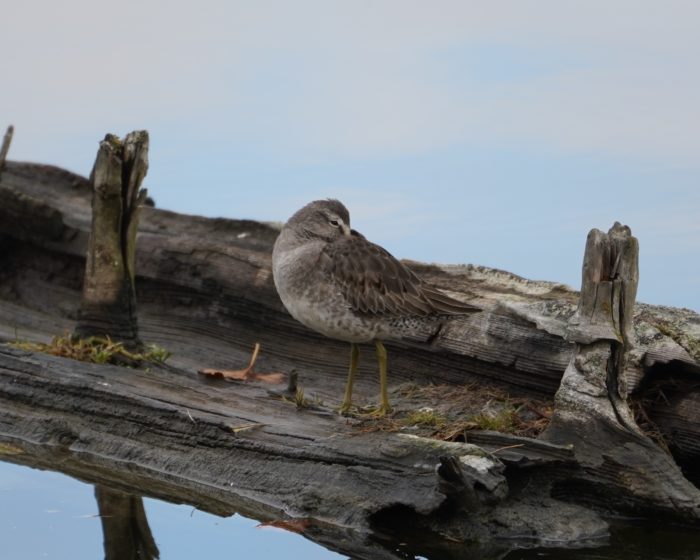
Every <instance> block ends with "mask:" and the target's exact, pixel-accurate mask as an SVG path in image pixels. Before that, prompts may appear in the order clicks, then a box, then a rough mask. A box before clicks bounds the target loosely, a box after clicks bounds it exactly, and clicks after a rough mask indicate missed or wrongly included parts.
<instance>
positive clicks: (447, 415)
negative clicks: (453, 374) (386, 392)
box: [356, 383, 552, 441]
mask: <svg viewBox="0 0 700 560" xmlns="http://www.w3.org/2000/svg"><path fill="white" fill-rule="evenodd" d="M392 404H393V405H394V407H395V410H394V413H393V414H392V415H391V416H390V417H385V418H380V419H371V420H368V419H364V418H362V417H360V418H357V419H356V422H357V424H356V426H357V428H358V429H359V430H361V431H362V432H375V431H390V432H396V431H404V432H405V431H410V432H411V433H414V434H416V435H421V436H425V437H433V438H436V439H440V440H445V441H467V439H468V433H469V431H471V430H494V431H498V432H505V433H509V434H514V435H519V436H527V437H536V436H537V435H538V434H539V433H540V432H542V430H544V429H545V428H546V427H547V425H548V423H549V418H550V417H551V414H552V403H551V402H548V401H544V400H537V399H526V398H512V397H510V396H509V395H508V393H506V392H505V391H504V390H502V389H499V388H495V387H490V386H484V385H478V384H476V383H473V384H468V385H461V386H459V385H427V386H419V385H415V384H406V385H403V386H401V387H400V388H399V389H397V390H395V391H394V394H393V395H392Z"/></svg>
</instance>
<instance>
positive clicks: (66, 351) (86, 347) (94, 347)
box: [12, 335, 170, 366]
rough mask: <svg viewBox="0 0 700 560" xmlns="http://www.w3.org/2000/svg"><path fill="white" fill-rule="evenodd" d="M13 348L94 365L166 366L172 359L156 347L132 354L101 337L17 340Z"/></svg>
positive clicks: (68, 336)
mask: <svg viewBox="0 0 700 560" xmlns="http://www.w3.org/2000/svg"><path fill="white" fill-rule="evenodd" d="M12 346H14V347H15V348H21V349H23V350H29V351H31V352H44V353H45V354H51V355H52V356H60V357H62V358H70V359H71V360H79V361H81V362H92V363H94V364H116V365H127V366H135V365H139V364H140V363H142V362H152V363H163V362H165V361H166V360H167V359H168V358H169V357H170V352H168V351H167V350H165V349H163V348H161V347H159V346H156V345H155V344H151V345H148V346H146V347H145V348H144V350H142V351H141V352H131V351H129V350H127V349H126V348H125V347H124V345H123V344H122V343H121V342H115V341H113V340H111V339H110V338H109V337H98V336H91V337H88V338H79V337H76V336H72V335H65V336H55V337H53V339H52V340H51V342H50V343H48V344H45V343H41V342H20V341H16V342H13V343H12Z"/></svg>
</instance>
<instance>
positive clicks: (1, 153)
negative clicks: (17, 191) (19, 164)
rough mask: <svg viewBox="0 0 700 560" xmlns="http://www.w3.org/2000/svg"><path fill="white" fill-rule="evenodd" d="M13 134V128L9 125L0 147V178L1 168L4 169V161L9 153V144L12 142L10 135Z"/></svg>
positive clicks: (0, 174)
mask: <svg viewBox="0 0 700 560" xmlns="http://www.w3.org/2000/svg"><path fill="white" fill-rule="evenodd" d="M14 132H15V127H14V126H12V125H10V126H8V127H7V132H5V136H3V139H2V145H0V176H2V168H3V167H5V160H7V152H9V151H10V143H11V142H12V135H13V134H14Z"/></svg>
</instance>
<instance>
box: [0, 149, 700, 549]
mask: <svg viewBox="0 0 700 560" xmlns="http://www.w3.org/2000/svg"><path fill="white" fill-rule="evenodd" d="M90 196H91V189H90V183H89V182H88V181H87V180H86V179H84V178H82V177H79V176H77V175H73V174H70V173H68V172H65V171H62V170H60V169H56V168H52V167H46V166H39V165H33V164H22V163H15V162H7V164H6V166H5V171H4V173H3V176H2V180H1V181H0V235H1V236H2V237H0V250H1V251H2V252H1V253H0V255H1V259H2V272H0V336H2V337H3V338H4V339H5V340H7V341H11V340H16V339H29V340H46V339H47V338H50V337H51V336H52V335H55V334H57V333H62V332H70V331H72V330H73V328H74V326H75V322H76V320H77V319H78V316H79V309H80V296H81V289H82V278H83V272H84V268H85V253H86V250H87V246H88V235H89V231H90V224H91V212H90ZM276 232H277V229H276V227H275V226H274V225H270V224H262V223H257V222H251V221H234V220H220V219H204V218H198V217H193V216H183V215H178V214H174V213H171V212H167V211H162V210H156V209H152V208H144V209H143V211H142V216H141V223H140V225H139V230H138V248H137V253H136V273H137V278H136V291H137V299H138V301H139V308H138V319H139V326H140V333H141V337H142V338H143V339H144V340H145V341H149V342H156V343H158V344H160V345H162V346H164V347H166V348H167V349H169V350H171V351H173V352H174V356H173V359H172V360H171V362H170V364H171V365H170V366H169V367H155V366H154V367H152V368H151V369H150V371H148V372H146V371H143V370H133V369H126V368H118V367H114V366H96V365H89V364H83V363H78V362H70V361H67V360H62V359H59V358H53V357H50V356H45V355H42V354H36V353H29V352H26V351H21V350H17V349H12V348H7V347H6V348H0V442H4V448H3V449H5V450H6V456H7V458H8V460H13V461H16V462H20V463H22V462H24V463H31V464H34V465H38V466H42V467H46V468H59V469H61V470H63V471H64V472H67V473H69V474H72V475H74V476H77V477H79V478H82V479H85V480H88V481H91V482H94V483H99V484H105V485H108V486H111V487H113V488H116V489H117V490H119V491H122V492H132V493H137V494H138V493H147V494H149V495H155V496H159V497H163V498H166V499H170V500H174V501H183V502H187V503H192V504H194V505H196V506H197V507H201V508H202V509H205V510H207V511H212V512H215V513H219V514H230V513H232V512H234V511H239V512H241V513H244V514H247V515H249V516H252V517H256V518H258V519H261V520H273V519H276V518H279V517H280V516H282V515H287V516H292V517H296V518H301V519H305V520H307V519H308V523H306V524H305V525H304V526H303V531H302V532H303V533H304V534H305V535H306V536H308V537H309V538H312V539H315V540H317V541H319V542H321V543H322V544H324V546H327V547H329V548H332V549H335V550H340V551H342V552H345V553H348V554H351V555H352V556H354V557H367V558H384V557H386V558H393V557H395V555H394V554H393V553H392V552H391V551H390V549H388V548H385V547H383V546H382V544H381V543H380V542H377V539H376V536H375V537H372V538H370V537H368V533H367V531H368V530H369V529H374V530H377V529H380V530H388V529H391V530H392V531H394V532H395V531H399V530H400V528H404V529H406V530H408V531H409V532H411V533H412V534H418V533H416V532H415V531H416V529H422V530H423V532H421V533H420V534H421V535H425V534H426V533H429V534H434V535H437V536H438V539H437V542H439V545H436V546H440V547H441V549H442V550H443V552H444V553H448V552H450V551H452V552H454V554H455V556H458V555H460V554H464V547H465V546H466V545H465V544H464V543H465V542H480V543H482V544H481V545H475V547H476V550H472V552H473V553H474V554H475V555H478V554H480V553H482V554H484V555H487V554H491V553H492V552H493V550H491V549H490V547H491V546H494V547H499V546H503V547H505V548H507V547H508V546H511V545H491V544H489V545H484V544H483V543H487V542H488V543H492V542H493V541H492V540H491V539H492V538H494V537H507V538H511V539H515V538H516V537H518V538H520V539H523V538H525V539H534V540H537V539H540V540H543V541H558V542H573V541H580V540H582V539H583V540H585V539H596V538H600V537H602V536H604V535H605V534H606V531H607V524H606V522H605V521H604V520H603V519H602V517H601V515H603V516H604V515H605V514H613V515H629V514H633V515H636V516H654V515H660V514H663V515H664V516H665V518H669V519H671V518H672V519H675V520H678V521H680V522H682V523H687V524H697V523H698V522H699V521H700V494H699V493H698V491H697V488H695V487H694V486H693V485H692V484H691V483H690V482H689V481H688V480H687V479H686V478H684V477H683V476H682V474H681V472H680V471H679V470H678V469H677V467H676V465H675V463H674V461H673V460H672V459H671V458H670V457H669V456H667V455H666V454H665V452H664V451H663V450H661V449H660V448H659V447H658V446H657V445H656V444H654V443H652V442H651V441H650V440H648V439H647V438H646V436H644V435H642V434H641V432H639V430H638V429H637V428H636V424H635V419H634V416H633V415H632V413H631V412H630V411H629V408H628V404H627V403H628V401H629V400H635V401H636V403H637V404H638V405H639V404H643V405H644V408H643V410H644V418H646V419H647V420H648V421H649V422H650V423H652V424H653V425H654V426H655V427H656V428H657V429H658V430H659V431H660V432H661V433H662V434H663V436H665V440H666V442H667V444H668V448H669V449H670V450H671V452H672V453H673V455H674V457H675V460H676V461H677V462H678V463H679V464H680V465H681V467H682V468H683V471H684V473H685V475H686V477H688V478H690V479H691V480H695V481H696V482H697V480H698V474H699V473H698V471H697V470H695V469H697V467H696V465H697V464H698V455H699V454H700V422H698V420H700V386H699V381H700V368H699V367H698V360H699V359H700V317H698V315H697V314H695V313H693V312H692V311H690V310H683V309H671V308H663V307H658V306H648V305H642V304H638V305H636V306H634V307H632V304H631V303H630V302H633V301H634V290H633V289H632V287H631V285H627V286H625V285H623V286H620V285H619V284H620V282H619V281H618V280H619V279H620V278H621V276H620V273H621V271H622V269H623V268H624V266H627V265H626V264H625V262H627V261H625V260H624V258H622V257H621V259H620V260H619V261H618V259H617V257H614V258H612V260H611V256H610V254H609V250H607V251H608V253H605V251H603V252H602V253H600V254H599V255H598V256H599V257H600V260H599V263H600V264H599V265H596V266H598V267H599V269H600V270H603V271H604V274H602V276H600V277H599V278H597V280H600V281H602V282H603V283H607V284H605V286H598V287H596V288H594V290H598V291H599V293H601V294H602V293H603V291H605V290H609V293H610V297H611V299H610V300H609V301H610V302H612V303H613V304H614V305H612V306H611V307H610V309H598V310H597V312H599V313H601V314H602V315H604V316H606V317H612V318H615V320H616V321H617V322H616V323H613V324H612V327H613V331H614V333H615V338H614V339H613V338H611V336H612V335H605V334H601V332H602V331H595V329H593V330H592V328H591V326H590V325H588V326H587V325H585V324H584V323H585V322H584V321H583V318H584V317H590V316H595V314H596V304H595V300H596V298H593V301H594V303H593V304H591V298H590V297H589V296H588V295H587V290H588V288H587V284H586V282H585V281H584V294H583V295H584V297H582V300H581V304H580V305H578V303H579V294H578V293H577V292H575V291H573V290H571V289H569V288H567V287H566V286H562V285H558V284H552V283H547V282H531V281H527V280H524V279H522V278H519V277H517V276H514V275H512V274H509V273H506V272H502V271H497V270H492V269H486V268H483V267H475V266H450V267H438V266H434V265H421V264H419V263H409V264H410V265H411V266H412V267H413V268H414V269H415V270H416V271H417V272H418V273H419V274H421V275H422V276H424V277H426V278H428V279H429V280H430V281H431V282H433V283H434V284H436V285H437V286H438V287H440V288H442V289H444V290H445V291H447V292H448V293H451V294H454V295H456V296H458V297H462V298H468V299H469V301H470V302H471V303H474V304H476V305H479V306H481V307H482V308H483V309H484V312H483V313H481V314H478V315H475V316H471V317H467V318H460V319H456V320H454V321H452V322H450V323H449V324H448V325H447V326H446V327H445V328H444V329H443V330H442V331H441V333H440V336H439V337H438V338H437V339H436V340H434V341H433V343H432V345H431V347H430V348H425V347H418V346H404V347H400V346H395V348H394V350H393V351H390V356H391V358H392V362H391V363H390V377H391V382H392V383H393V384H400V383H403V382H407V381H416V382H419V383H429V382H433V383H465V382H467V381H472V382H473V381H477V382H480V383H493V384H500V385H502V386H505V387H507V388H508V390H509V391H510V392H511V393H512V394H514V395H519V394H525V395H539V396H548V397H550V398H552V397H554V395H555V393H557V397H556V399H555V402H556V406H557V410H556V413H555V416H554V418H553V422H552V424H551V426H550V428H549V430H548V431H547V432H546V433H545V436H544V438H541V439H539V440H532V439H527V438H517V437H514V436H508V435H505V434H498V433H493V432H480V433H476V432H475V433H472V434H470V437H469V441H470V442H471V443H470V444H468V443H445V442H442V443H441V442H436V441H433V440H426V439H424V438H417V437H412V436H410V435H407V434H401V433H399V434H387V433H371V434H362V433H358V431H357V429H356V427H355V426H354V425H353V424H352V422H348V421H346V420H344V419H342V418H339V417H338V416H337V415H335V414H334V413H333V412H332V406H330V405H332V404H337V402H338V399H339V396H340V393H341V392H342V382H343V381H342V380H343V378H344V375H345V366H346V361H347V360H346V356H345V353H346V350H347V349H346V348H345V347H344V346H343V345H342V344H340V343H336V342H334V341H330V340H327V339H323V338H321V337H319V336H317V335H315V334H313V333H311V332H310V331H308V330H306V329H305V328H304V327H302V326H301V325H299V324H297V323H296V322H294V321H293V320H292V319H291V318H290V317H289V316H288V315H287V314H286V312H285V311H284V309H283V308H282V306H281V304H280V302H279V300H278V298H277V296H276V293H275V291H274V287H273V284H272V279H271V274H270V251H271V246H272V243H273V242H274V239H275V236H276ZM618 233H619V232H618ZM618 233H616V230H615V228H614V229H613V231H612V232H611V233H610V234H609V236H608V237H606V236H604V235H603V237H605V239H617V237H616V236H617V235H618ZM625 235H627V234H624V235H622V238H624V239H627V241H624V243H631V241H629V239H631V238H630V237H629V236H628V235H627V237H625ZM594 236H595V239H598V238H599V237H598V234H594ZM603 237H600V239H602V238H603ZM608 242H609V241H606V242H605V243H608ZM590 243H592V242H590V241H589V245H590ZM601 243H602V241H601ZM611 243H613V245H614V244H615V243H617V241H611ZM621 254H623V255H624V254H629V253H627V252H625V251H623V252H622V253H621ZM586 258H587V266H588V270H589V271H590V270H592V269H591V266H590V265H591V262H593V260H594V254H593V253H591V252H590V250H589V251H588V252H587V257H586ZM595 258H598V257H595ZM635 258H636V257H635ZM596 262H598V261H596ZM630 266H631V265H630ZM588 276H589V277H590V278H592V279H595V277H596V274H589V275H588ZM585 277H586V270H584V278H585ZM625 278H630V275H629V274H627V275H626V276H625ZM616 282H617V284H616ZM598 284H600V282H598ZM608 284H609V285H608ZM596 293H597V292H596ZM614 294H617V295H616V296H615V295H614ZM600 301H602V299H601V300H600ZM615 302H617V304H615ZM590 305H593V307H590ZM577 306H578V313H576V309H577ZM591 313H593V315H591ZM606 321H607V320H603V321H602V323H606ZM595 322H596V321H593V323H595ZM589 323H590V321H589ZM607 323H609V321H607ZM598 326H600V325H598ZM607 326H608V327H610V324H608V325H607ZM594 331H595V332H594ZM586 333H587V334H586ZM618 335H619V336H618ZM256 342H259V343H260V344H261V345H262V348H263V353H262V356H261V359H260V360H259V363H258V367H259V369H260V370H267V371H281V372H285V373H290V372H291V371H292V370H296V372H297V374H298V376H299V380H300V383H301V385H302V386H303V387H304V389H305V391H306V394H307V395H314V396H316V397H317V399H319V400H320V401H323V402H328V403H330V404H329V406H321V407H318V408H317V409H313V408H311V409H308V410H300V411H297V410H296V409H295V408H294V406H293V405H292V404H290V402H288V401H289V399H284V398H281V397H280V393H279V392H272V393H270V392H269V389H270V388H268V387H264V386H261V385H259V384H226V383H224V382H217V381H206V380H203V379H201V378H198V376H197V375H196V373H195V371H196V370H197V369H199V368H201V367H202V366H214V367H230V366H231V365H232V364H245V363H247V361H248V357H249V354H250V350H251V348H252V346H253V345H254V343H256ZM595 353H598V354H599V356H598V354H596V356H597V357H596V359H590V358H591V356H593V355H594V354H595ZM572 356H573V357H572ZM620 356H623V357H624V359H621V358H620ZM587 364H588V365H590V366H591V367H592V366H593V365H595V367H596V368H598V369H596V370H595V372H594V373H591V375H592V377H594V378H595V383H593V384H592V385H591V388H590V391H589V390H587V389H586V388H585V387H584V385H582V383H583V382H590V379H588V378H586V374H587V372H588V373H590V372H592V371H593V370H592V369H591V367H588V365H587ZM609 364H614V365H615V368H614V369H613V370H612V371H611V370H609V369H608V365H609ZM601 368H602V369H601ZM565 372H566V373H565ZM601 372H602V373H601ZM562 376H564V383H563V385H562ZM577 376H578V377H579V378H581V377H582V378H583V379H577ZM622 380H624V381H625V383H622V382H621V381H622ZM375 383H376V380H375V378H374V374H373V371H372V370H371V369H367V370H365V369H363V368H362V367H361V369H360V379H359V380H358V390H359V391H360V392H362V391H364V392H365V393H367V394H373V393H374V392H375ZM560 385H561V388H560ZM557 391H558V392H557ZM577 392H578V393H580V396H581V398H579V396H577V395H576V393H577ZM282 396H284V395H282ZM572 399H573V400H572ZM587 399H588V400H587ZM572 403H573V404H572ZM575 403H580V404H581V407H579V408H577V406H575ZM586 403H588V404H586ZM601 403H602V404H601ZM580 422H584V423H585V422H589V424H587V426H599V429H598V428H597V429H596V430H595V434H596V437H597V438H598V439H597V440H595V441H594V440H588V439H586V437H585V435H583V434H584V432H582V431H581V430H580ZM590 422H592V423H590ZM598 444H601V445H608V446H611V447H609V449H608V450H609V451H610V453H608V452H605V451H602V450H601V449H600V448H599V445H598ZM477 446H478V447H477ZM594 448H595V452H594ZM8 449H9V450H11V451H12V450H14V451H12V454H9V452H7V450H8ZM57 458H58V459H57ZM635 469H636V470H635ZM649 469H650V470H649ZM642 474H643V475H644V476H642ZM650 481H652V482H653V484H651V485H650ZM652 487H653V491H651V490H649V488H652ZM341 527H342V528H341ZM445 536H446V537H448V540H445V539H443V538H442V537H445ZM404 540H407V542H410V538H409V537H408V536H407V537H406V538H405V539H404ZM516 540H517V539H516ZM518 542H521V541H518ZM341 543H342V544H341ZM449 543H460V544H449ZM483 547H486V549H484V548H483Z"/></svg>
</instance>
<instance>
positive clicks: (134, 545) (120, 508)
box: [95, 484, 160, 560]
mask: <svg viewBox="0 0 700 560" xmlns="http://www.w3.org/2000/svg"><path fill="white" fill-rule="evenodd" d="M95 498H96V499H97V507H98V508H99V511H100V520H101V521H102V531H103V533H104V547H105V560H155V559H157V558H159V557H160V553H159V552H158V547H157V546H156V542H155V540H154V539H153V535H152V534H151V528H150V527H149V525H148V519H147V518H146V510H145V509H144V507H143V499H142V498H141V496H134V495H132V494H124V493H123V492H119V491H118V490H113V489H111V488H108V487H106V486H103V485H101V484H96V485H95Z"/></svg>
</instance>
